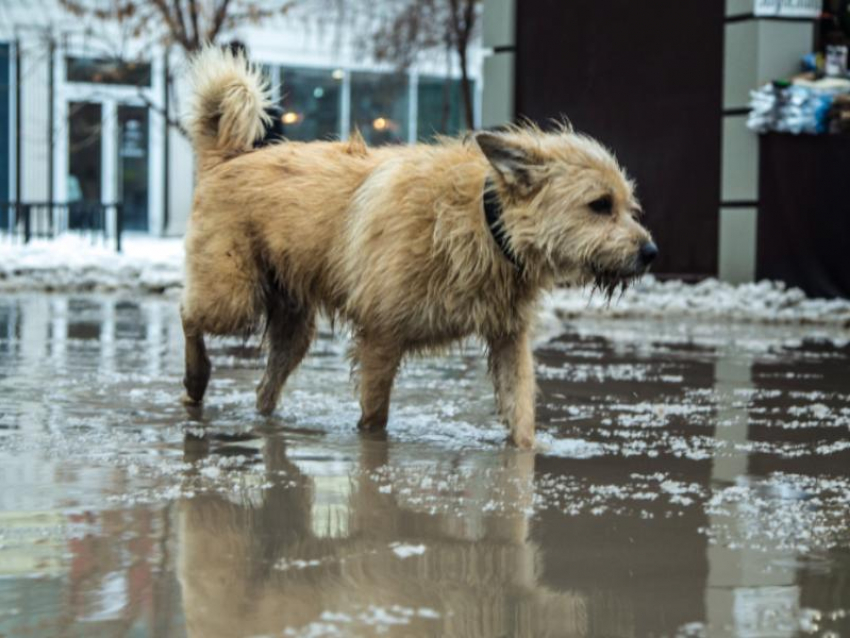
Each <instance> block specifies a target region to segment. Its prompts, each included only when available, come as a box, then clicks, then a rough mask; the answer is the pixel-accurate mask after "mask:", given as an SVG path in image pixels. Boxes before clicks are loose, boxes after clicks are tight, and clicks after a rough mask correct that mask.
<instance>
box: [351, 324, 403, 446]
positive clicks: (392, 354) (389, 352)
mask: <svg viewBox="0 0 850 638" xmlns="http://www.w3.org/2000/svg"><path fill="white" fill-rule="evenodd" d="M401 357H402V349H401V348H400V347H398V346H396V345H395V344H392V343H390V342H388V341H383V340H378V339H369V338H363V337H361V338H360V340H359V342H358V344H357V352H356V353H355V358H356V360H357V364H358V366H359V368H360V409H361V415H360V421H359V423H358V424H357V427H358V428H359V429H361V430H382V429H383V428H385V427H386V426H387V419H388V418H389V414H390V394H391V393H392V389H393V380H394V379H395V375H396V372H397V371H398V366H399V364H400V363H401Z"/></svg>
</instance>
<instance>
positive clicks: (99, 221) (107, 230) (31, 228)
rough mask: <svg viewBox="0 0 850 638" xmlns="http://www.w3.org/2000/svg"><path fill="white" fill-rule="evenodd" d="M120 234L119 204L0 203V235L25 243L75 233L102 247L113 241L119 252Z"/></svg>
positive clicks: (121, 230) (120, 211) (120, 215)
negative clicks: (98, 243) (100, 244)
mask: <svg viewBox="0 0 850 638" xmlns="http://www.w3.org/2000/svg"><path fill="white" fill-rule="evenodd" d="M122 232H123V228H122V210H121V204H101V203H99V202H73V203H64V204H63V203H59V202H0V236H6V237H8V238H10V239H11V240H12V241H20V242H22V243H24V244H26V243H29V241H30V240H31V239H54V238H56V237H58V236H59V235H63V234H65V233H74V234H77V235H82V236H84V237H90V238H91V240H92V242H102V243H103V244H108V243H109V242H110V240H114V241H115V250H116V251H118V252H121V234H122Z"/></svg>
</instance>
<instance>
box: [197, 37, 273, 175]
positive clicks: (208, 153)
mask: <svg viewBox="0 0 850 638" xmlns="http://www.w3.org/2000/svg"><path fill="white" fill-rule="evenodd" d="M189 77H190V82H191V86H192V100H191V106H190V110H189V115H188V118H187V121H186V125H187V129H188V131H189V136H190V138H191V139H192V145H193V146H194V147H195V152H196V153H197V154H198V155H199V156H202V160H203V159H219V160H224V159H227V158H230V157H233V156H235V155H239V154H240V153H245V152H247V151H250V150H251V149H252V148H253V146H254V143H255V142H256V141H257V140H259V139H262V137H263V135H264V134H265V131H266V128H267V127H268V126H269V124H270V123H271V118H270V117H269V115H268V114H267V113H266V109H267V108H268V107H269V106H271V98H270V94H269V85H268V82H267V80H266V79H265V78H264V77H263V75H262V73H261V72H260V70H259V69H258V68H257V67H256V66H254V65H252V64H250V63H249V62H248V61H247V60H246V59H245V57H244V56H243V55H242V54H240V53H236V54H234V53H233V52H231V51H230V50H229V49H225V48H220V47H215V46H207V47H206V48H204V49H203V50H202V51H201V52H200V53H198V54H197V55H196V56H195V58H194V59H193V60H192V62H191V69H190V74H189Z"/></svg>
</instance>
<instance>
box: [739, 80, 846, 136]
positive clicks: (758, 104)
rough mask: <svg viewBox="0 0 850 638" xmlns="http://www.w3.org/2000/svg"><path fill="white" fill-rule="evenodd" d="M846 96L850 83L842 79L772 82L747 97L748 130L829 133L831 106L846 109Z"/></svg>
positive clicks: (831, 114)
mask: <svg viewBox="0 0 850 638" xmlns="http://www.w3.org/2000/svg"><path fill="white" fill-rule="evenodd" d="M848 94H850V81H848V80H845V79H838V78H824V79H822V80H816V81H811V80H804V79H798V80H795V81H794V82H772V83H770V84H766V85H764V86H763V87H761V88H760V89H758V90H756V91H752V92H751V93H750V98H751V99H750V107H751V109H752V110H751V111H750V116H749V120H748V121H747V126H748V127H749V128H750V130H753V131H756V132H758V133H767V132H769V131H777V132H781V133H794V134H800V133H808V134H812V135H817V134H823V133H829V132H830V129H831V125H830V122H831V119H832V117H833V114H834V113H835V111H834V110H833V105H834V104H836V105H837V104H843V105H844V106H843V107H842V108H843V109H846V108H847V104H848V103H847V101H846V100H847V99H848V98H847V96H848ZM844 112H846V111H844ZM845 127H846V124H845Z"/></svg>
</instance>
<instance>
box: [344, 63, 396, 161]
mask: <svg viewBox="0 0 850 638" xmlns="http://www.w3.org/2000/svg"><path fill="white" fill-rule="evenodd" d="M407 82H408V80H407V76H405V75H400V74H389V73H352V74H351V125H352V126H351V128H352V130H354V129H355V128H356V129H358V130H359V131H360V133H361V134H362V135H363V137H364V138H365V139H366V143H367V144H370V145H373V146H376V145H379V144H398V143H401V142H406V141H407V137H408V83H407Z"/></svg>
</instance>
